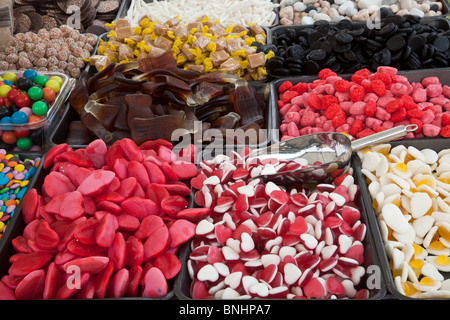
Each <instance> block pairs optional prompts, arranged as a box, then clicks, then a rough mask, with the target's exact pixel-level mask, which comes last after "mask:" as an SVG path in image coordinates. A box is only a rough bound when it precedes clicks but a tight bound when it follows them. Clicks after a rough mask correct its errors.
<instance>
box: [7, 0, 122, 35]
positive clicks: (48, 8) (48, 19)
mask: <svg viewBox="0 0 450 320" xmlns="http://www.w3.org/2000/svg"><path fill="white" fill-rule="evenodd" d="M121 2H122V1H121V0H78V1H70V0H58V1H46V2H45V3H42V2H40V1H33V0H31V1H14V10H13V14H14V22H15V24H14V27H15V28H14V33H26V32H28V31H32V32H36V33H37V32H38V31H39V30H40V29H42V28H44V29H46V30H48V31H50V30H51V29H52V28H55V27H60V26H61V25H65V24H71V25H73V26H74V27H76V28H77V29H78V30H80V31H82V32H86V33H91V32H92V33H94V34H96V35H100V34H102V33H103V32H105V31H106V30H107V29H105V26H104V25H105V23H108V22H111V21H113V20H114V19H116V17H117V14H118V12H119V8H120V6H121ZM124 2H125V1H124ZM77 11H78V14H79V15H77V17H79V21H77V20H76V18H75V15H76V13H77ZM99 30H100V31H99Z"/></svg>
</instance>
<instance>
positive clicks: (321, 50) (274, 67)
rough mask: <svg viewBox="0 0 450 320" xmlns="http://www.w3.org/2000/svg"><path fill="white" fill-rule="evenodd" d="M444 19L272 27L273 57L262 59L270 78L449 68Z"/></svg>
mask: <svg viewBox="0 0 450 320" xmlns="http://www.w3.org/2000/svg"><path fill="white" fill-rule="evenodd" d="M449 26H450V25H449V21H448V20H447V19H444V18H436V19H420V18H418V17H416V16H411V15H407V16H403V17H400V16H396V15H390V16H388V17H386V18H384V19H383V20H382V21H381V23H380V27H377V28H374V27H371V26H367V24H365V23H351V22H350V21H348V20H342V21H340V22H338V23H337V24H330V23H328V22H326V21H322V22H317V23H315V24H314V25H312V26H287V27H281V26H280V27H277V28H273V29H271V35H270V37H271V39H272V44H273V45H274V46H275V47H276V49H274V50H273V51H274V53H275V57H273V58H272V59H270V61H268V62H267V64H266V68H267V71H268V74H269V76H272V77H280V76H292V75H316V74H317V73H318V72H319V71H320V70H321V69H324V68H330V69H332V70H333V71H335V72H336V73H353V72H355V71H357V70H359V69H364V68H367V69H369V70H370V71H372V72H374V71H376V69H377V67H378V66H392V67H395V68H398V69H400V70H418V69H435V68H443V67H447V66H448V58H449V53H448V49H449V40H448V36H449V33H448V31H449Z"/></svg>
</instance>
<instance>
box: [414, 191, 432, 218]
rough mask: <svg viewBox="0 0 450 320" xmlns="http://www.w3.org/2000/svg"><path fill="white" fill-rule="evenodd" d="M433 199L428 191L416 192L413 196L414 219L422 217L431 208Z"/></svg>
mask: <svg viewBox="0 0 450 320" xmlns="http://www.w3.org/2000/svg"><path fill="white" fill-rule="evenodd" d="M432 204H433V203H432V201H431V198H430V196H429V195H428V193H425V192H416V193H414V195H413V196H412V198H411V215H412V217H413V218H414V219H417V218H420V217H422V216H423V215H424V214H425V213H427V212H428V210H430V208H431V206H432Z"/></svg>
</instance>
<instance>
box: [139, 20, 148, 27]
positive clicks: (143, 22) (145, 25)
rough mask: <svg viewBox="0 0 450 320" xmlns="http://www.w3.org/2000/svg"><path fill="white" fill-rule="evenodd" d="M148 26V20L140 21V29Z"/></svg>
mask: <svg viewBox="0 0 450 320" xmlns="http://www.w3.org/2000/svg"><path fill="white" fill-rule="evenodd" d="M149 25H150V21H149V20H148V18H144V19H142V20H141V23H140V26H141V27H142V28H147V27H148V26H149Z"/></svg>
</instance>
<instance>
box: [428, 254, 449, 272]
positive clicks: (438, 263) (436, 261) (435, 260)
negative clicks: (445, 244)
mask: <svg viewBox="0 0 450 320" xmlns="http://www.w3.org/2000/svg"><path fill="white" fill-rule="evenodd" d="M426 260H427V261H428V262H429V263H431V264H432V265H434V266H435V267H436V269H437V270H439V271H442V272H450V258H449V257H448V256H446V255H439V256H428V257H426Z"/></svg>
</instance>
